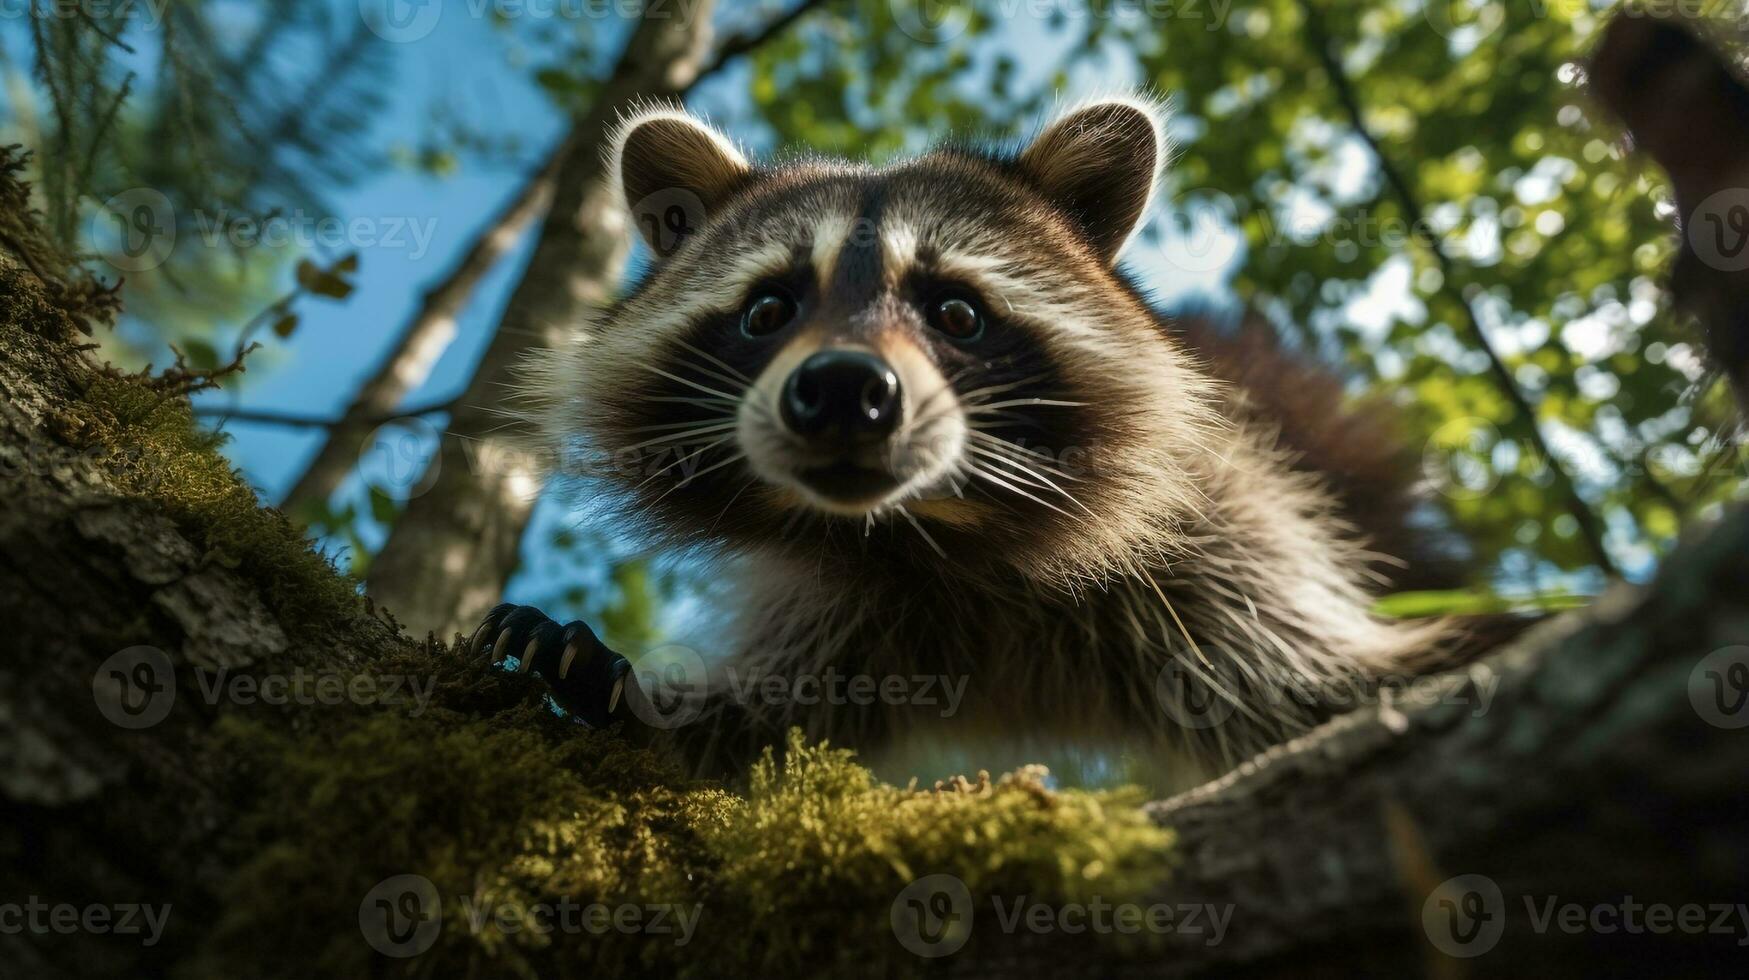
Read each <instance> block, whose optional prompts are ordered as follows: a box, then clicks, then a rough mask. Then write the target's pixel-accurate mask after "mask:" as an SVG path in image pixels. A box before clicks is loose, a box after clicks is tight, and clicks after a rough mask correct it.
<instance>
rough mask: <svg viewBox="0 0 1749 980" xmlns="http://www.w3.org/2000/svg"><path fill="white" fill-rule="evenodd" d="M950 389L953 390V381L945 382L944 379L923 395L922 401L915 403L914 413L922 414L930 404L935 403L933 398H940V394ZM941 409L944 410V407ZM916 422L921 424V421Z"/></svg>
mask: <svg viewBox="0 0 1749 980" xmlns="http://www.w3.org/2000/svg"><path fill="white" fill-rule="evenodd" d="M951 391H953V383H952V382H946V381H944V382H942V385H941V387H939V388H937V389H935V390H934V391H932V392H930V393H929V394H928V395H927V396H926V397H924V399H923V400H922V401H920V402H918V403H917V408H916V409H915V410H914V411H915V414H917V415H920V416H921V415H924V414H925V413H926V412H927V411H928V410H929V407H930V406H931V405H934V404H935V400H936V399H937V398H940V397H941V396H942V395H945V394H947V393H948V392H951ZM943 411H946V409H944V410H943ZM918 424H922V423H918Z"/></svg>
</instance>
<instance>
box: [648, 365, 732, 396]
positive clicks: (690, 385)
mask: <svg viewBox="0 0 1749 980" xmlns="http://www.w3.org/2000/svg"><path fill="white" fill-rule="evenodd" d="M639 366H640V367H642V368H643V369H644V370H646V371H650V372H653V373H655V374H660V375H661V376H662V377H664V378H667V379H668V380H670V381H678V382H680V383H681V384H683V385H685V386H687V387H688V388H693V389H696V390H698V391H702V392H704V393H705V394H707V395H715V396H717V397H718V398H726V399H728V400H729V401H737V400H738V399H739V396H738V395H732V394H730V393H729V392H726V391H718V390H717V389H715V388H712V387H710V386H709V385H702V384H699V383H698V382H696V381H692V380H689V379H687V378H683V377H681V376H680V375H678V374H675V373H673V372H672V371H664V370H662V369H661V368H659V367H657V366H655V365H654V364H643V365H639Z"/></svg>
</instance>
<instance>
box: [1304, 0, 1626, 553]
mask: <svg viewBox="0 0 1749 980" xmlns="http://www.w3.org/2000/svg"><path fill="white" fill-rule="evenodd" d="M1298 2H1299V8H1300V13H1301V16H1302V17H1304V19H1305V22H1306V40H1307V42H1308V43H1309V44H1310V46H1311V48H1312V50H1313V53H1314V54H1315V55H1316V56H1317V58H1318V62H1319V64H1320V65H1322V66H1323V68H1324V74H1325V75H1326V76H1327V77H1328V78H1329V79H1330V87H1331V88H1333V89H1335V91H1336V98H1337V101H1339V102H1340V103H1341V104H1342V109H1343V111H1344V113H1346V114H1347V116H1348V121H1349V125H1350V126H1351V127H1352V128H1353V129H1354V132H1355V134H1356V135H1358V136H1359V137H1360V138H1361V140H1363V141H1364V142H1365V143H1366V145H1367V148H1368V149H1369V150H1371V151H1372V155H1373V158H1374V159H1375V160H1376V161H1378V166H1379V172H1380V173H1382V174H1383V175H1384V177H1385V183H1386V184H1387V185H1389V186H1390V188H1391V192H1392V194H1393V195H1394V196H1395V197H1396V199H1397V205H1398V206H1399V207H1401V208H1402V209H1403V214H1404V217H1406V218H1408V219H1409V226H1410V227H1411V228H1416V229H1424V228H1427V227H1428V224H1427V219H1426V214H1425V212H1424V211H1423V210H1422V207H1421V201H1420V198H1419V197H1418V196H1417V195H1416V193H1415V190H1414V188H1413V187H1412V186H1410V184H1409V181H1408V180H1407V178H1405V177H1404V176H1403V173H1402V171H1400V170H1398V169H1397V167H1396V165H1395V164H1394V163H1392V162H1391V158H1390V156H1389V155H1388V154H1387V153H1385V149H1384V147H1383V146H1382V145H1381V144H1380V143H1379V140H1378V137H1377V136H1375V135H1374V134H1373V132H1372V130H1371V129H1370V128H1368V127H1367V124H1366V113H1365V110H1364V108H1363V106H1362V104H1361V101H1360V96H1359V94H1358V93H1357V92H1356V91H1355V88H1354V83H1353V81H1352V80H1351V79H1350V78H1349V77H1348V72H1347V70H1346V69H1344V68H1343V67H1342V60H1341V57H1340V55H1339V54H1338V52H1337V50H1336V47H1335V43H1334V42H1333V41H1332V39H1331V38H1330V35H1329V34H1328V32H1326V31H1325V29H1324V22H1323V18H1322V17H1321V16H1320V15H1319V12H1318V10H1317V8H1316V7H1315V6H1314V5H1313V3H1312V0H1298ZM1416 237H1417V238H1419V239H1421V240H1422V243H1423V244H1424V245H1425V246H1426V247H1427V250H1428V252H1429V253H1430V254H1431V255H1432V256H1433V261H1434V263H1435V264H1436V265H1438V266H1439V271H1440V272H1441V273H1442V274H1443V276H1444V281H1445V284H1446V288H1447V289H1448V290H1449V292H1450V295H1451V297H1452V299H1453V300H1454V301H1455V302H1456V303H1457V304H1458V307H1459V308H1460V309H1462V310H1463V311H1464V320H1465V325H1466V326H1467V327H1468V330H1469V333H1470V338H1471V340H1472V342H1474V343H1475V345H1476V347H1477V349H1479V350H1480V351H1481V352H1482V353H1483V354H1484V355H1486V357H1487V359H1488V374H1489V375H1490V376H1492V377H1493V379H1494V386H1495V387H1496V388H1498V389H1499V391H1500V394H1501V395H1503V396H1505V398H1506V400H1507V402H1508V403H1509V404H1510V405H1511V406H1512V413H1513V419H1514V420H1515V421H1516V422H1517V423H1518V427H1519V428H1520V430H1521V432H1522V434H1523V436H1524V438H1526V439H1528V440H1529V441H1530V443H1531V445H1532V446H1533V447H1534V448H1535V449H1536V451H1537V453H1538V454H1540V455H1541V457H1542V458H1543V459H1545V460H1547V461H1548V465H1549V472H1550V473H1551V474H1552V475H1553V476H1554V483H1555V492H1556V493H1557V494H1559V495H1560V497H1561V501H1562V503H1563V505H1564V506H1565V508H1566V510H1567V513H1569V514H1571V515H1573V519H1574V520H1576V521H1578V522H1579V533H1580V534H1581V535H1583V536H1584V538H1585V542H1586V544H1587V545H1589V546H1590V549H1591V553H1592V557H1594V558H1595V559H1596V560H1597V565H1598V567H1599V568H1601V569H1603V571H1604V573H1605V574H1607V575H1615V574H1616V571H1617V570H1616V565H1615V561H1614V560H1613V559H1612V558H1610V556H1609V549H1608V548H1607V547H1605V545H1604V543H1603V534H1604V529H1603V521H1602V519H1601V518H1599V517H1598V516H1597V513H1596V512H1595V511H1593V510H1592V509H1591V505H1590V504H1588V503H1586V502H1585V499H1584V498H1583V497H1581V496H1580V495H1579V489H1578V487H1577V486H1576V485H1575V484H1574V482H1573V477H1572V474H1570V473H1568V472H1567V468H1566V465H1565V464H1564V463H1562V462H1561V459H1560V457H1559V456H1556V455H1555V453H1554V451H1553V450H1552V449H1551V448H1550V446H1549V443H1548V440H1547V439H1546V438H1544V436H1543V433H1542V427H1541V426H1539V425H1538V424H1537V421H1536V408H1535V406H1533V405H1531V403H1530V399H1528V398H1527V397H1525V394H1524V392H1523V391H1522V390H1520V389H1519V387H1518V382H1517V381H1516V380H1515V379H1514V378H1513V377H1512V371H1511V369H1509V368H1508V367H1507V366H1506V362H1505V361H1503V360H1502V359H1501V358H1500V354H1499V352H1498V351H1496V350H1495V349H1494V345H1493V344H1492V343H1491V342H1490V341H1489V340H1488V333H1487V331H1486V330H1484V329H1483V328H1482V320H1481V316H1480V314H1479V313H1477V311H1476V307H1475V304H1474V303H1472V302H1471V301H1470V299H1469V298H1468V297H1466V296H1464V295H1463V292H1462V290H1460V289H1457V288H1455V285H1456V283H1457V282H1458V280H1459V277H1458V272H1459V271H1460V270H1459V269H1458V265H1457V262H1456V261H1455V260H1453V259H1452V257H1451V256H1450V255H1449V254H1448V253H1447V252H1446V251H1445V248H1444V247H1443V246H1441V245H1440V243H1439V240H1438V239H1437V238H1435V237H1433V236H1432V235H1426V236H1421V235H1417V236H1416Z"/></svg>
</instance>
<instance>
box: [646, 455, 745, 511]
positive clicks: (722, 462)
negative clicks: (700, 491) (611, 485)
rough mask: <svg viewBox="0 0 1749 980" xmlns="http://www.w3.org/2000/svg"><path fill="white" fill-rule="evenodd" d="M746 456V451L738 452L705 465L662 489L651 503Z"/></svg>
mask: <svg viewBox="0 0 1749 980" xmlns="http://www.w3.org/2000/svg"><path fill="white" fill-rule="evenodd" d="M746 458H747V454H746V453H742V452H737V453H735V454H734V455H733V456H730V457H728V458H727V459H720V460H718V461H716V462H714V463H712V464H711V465H709V466H707V467H705V468H704V469H702V470H699V471H698V472H697V473H694V474H692V475H690V476H688V477H686V478H685V479H683V480H681V481H680V482H679V483H676V484H674V485H673V486H671V487H669V488H668V489H666V490H664V491H662V495H661V496H659V497H657V498H656V500H655V501H651V503H655V502H656V501H659V500H661V499H662V497H666V496H668V495H669V494H671V493H673V492H674V491H676V490H679V489H680V488H681V487H684V486H686V485H687V484H689V483H691V482H692V481H694V480H696V479H698V478H699V477H701V476H704V475H705V474H706V473H710V472H712V471H715V470H720V469H722V468H723V467H725V466H727V465H729V464H730V463H733V462H736V461H738V460H743V459H746Z"/></svg>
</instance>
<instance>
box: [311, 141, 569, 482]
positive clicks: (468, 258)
mask: <svg viewBox="0 0 1749 980" xmlns="http://www.w3.org/2000/svg"><path fill="white" fill-rule="evenodd" d="M569 154H570V144H569V143H568V142H566V141H564V140H561V141H560V143H559V145H558V146H557V147H555V148H554V150H553V151H552V154H551V156H549V157H548V159H547V161H546V163H544V164H542V165H541V168H540V170H538V171H536V172H535V173H534V174H533V175H532V176H530V177H529V179H528V182H527V183H525V184H523V186H522V188H521V189H520V190H518V191H517V192H516V196H515V197H514V198H512V199H511V201H510V202H509V203H508V204H506V205H505V206H504V208H503V209H502V210H501V211H499V212H498V214H496V215H495V216H493V218H492V220H491V222H490V223H489V224H488V225H487V226H486V228H485V230H484V231H482V232H481V234H480V235H479V237H477V238H476V239H475V240H474V243H473V245H471V246H469V248H468V250H467V252H466V253H465V254H463V256H462V258H461V261H459V262H457V263H456V266H455V268H453V269H451V270H450V271H449V273H448V275H446V276H444V278H443V280H442V281H441V282H438V283H437V284H436V285H434V286H432V287H431V288H430V289H428V290H426V292H425V295H424V297H423V299H422V300H421V301H420V304H419V309H418V310H417V311H416V312H415V313H414V314H413V318H412V319H411V320H409V321H407V323H406V324H405V325H403V326H402V328H401V332H400V333H399V334H398V335H397V336H396V337H395V339H394V341H393V342H392V343H391V344H390V345H389V349H388V353H387V354H385V355H384V357H383V359H382V363H380V364H379V365H377V369H376V371H375V373H373V374H372V375H371V376H370V377H369V378H367V379H365V382H364V383H363V384H362V385H360V386H359V389H358V392H357V394H356V395H354V396H353V399H352V404H350V405H348V406H347V407H346V413H345V414H344V415H342V416H341V417H340V418H339V419H338V420H336V421H335V423H334V424H333V425H332V426H330V427H329V429H328V436H327V439H326V441H324V442H323V443H322V447H321V448H320V449H318V450H317V451H316V455H315V457H313V458H312V459H311V460H310V462H309V465H307V466H305V467H304V471H303V473H302V475H300V476H299V477H298V479H297V482H295V483H294V484H293V485H292V488H291V491H290V492H288V493H287V494H286V495H285V499H284V500H283V501H282V502H281V503H280V509H281V510H284V511H285V512H286V513H288V514H292V515H294V516H302V515H304V514H307V513H308V512H310V511H311V510H312V508H317V507H322V506H325V505H326V504H327V503H328V500H329V498H331V497H333V496H334V491H336V490H338V489H340V484H341V483H343V482H345V480H346V478H347V476H349V475H350V474H351V473H352V471H353V469H354V468H355V467H356V466H357V465H358V458H359V454H360V452H361V451H362V450H363V449H364V440H365V438H366V437H367V436H369V435H370V433H371V431H372V430H373V429H375V428H376V427H377V426H380V425H382V424H383V423H384V422H386V421H388V420H389V419H390V418H392V417H393V415H394V411H395V409H396V407H397V406H399V405H400V404H401V400H402V399H403V398H405V397H407V394H408V392H411V391H412V390H413V389H415V388H417V387H419V386H420V385H422V384H424V383H425V379H426V377H427V376H428V375H430V373H431V369H432V367H433V366H435V365H436V364H437V359H438V358H439V357H442V356H443V352H444V351H445V350H448V349H449V345H450V342H451V341H452V340H454V339H455V332H456V320H457V319H458V318H459V317H460V316H461V314H462V310H463V309H464V308H465V307H466V306H467V303H468V300H469V299H470V298H471V297H472V296H473V295H474V290H475V288H477V287H478V286H479V284H480V281H481V280H482V279H484V278H486V273H488V272H490V271H492V267H493V266H495V265H497V264H498V260H499V259H501V258H503V257H504V254H505V253H506V252H509V251H510V250H511V249H512V248H513V247H514V246H515V245H516V242H517V241H518V240H519V239H520V238H521V237H522V233H523V231H524V230H525V229H527V228H528V226H529V224H531V223H532V222H533V221H534V219H535V218H537V217H539V216H541V215H542V214H544V213H546V210H547V206H548V204H550V203H551V202H552V198H553V184H554V180H555V179H556V178H557V176H558V171H559V165H560V163H562V162H563V161H564V160H565V159H566V158H567V157H568V156H569Z"/></svg>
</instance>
